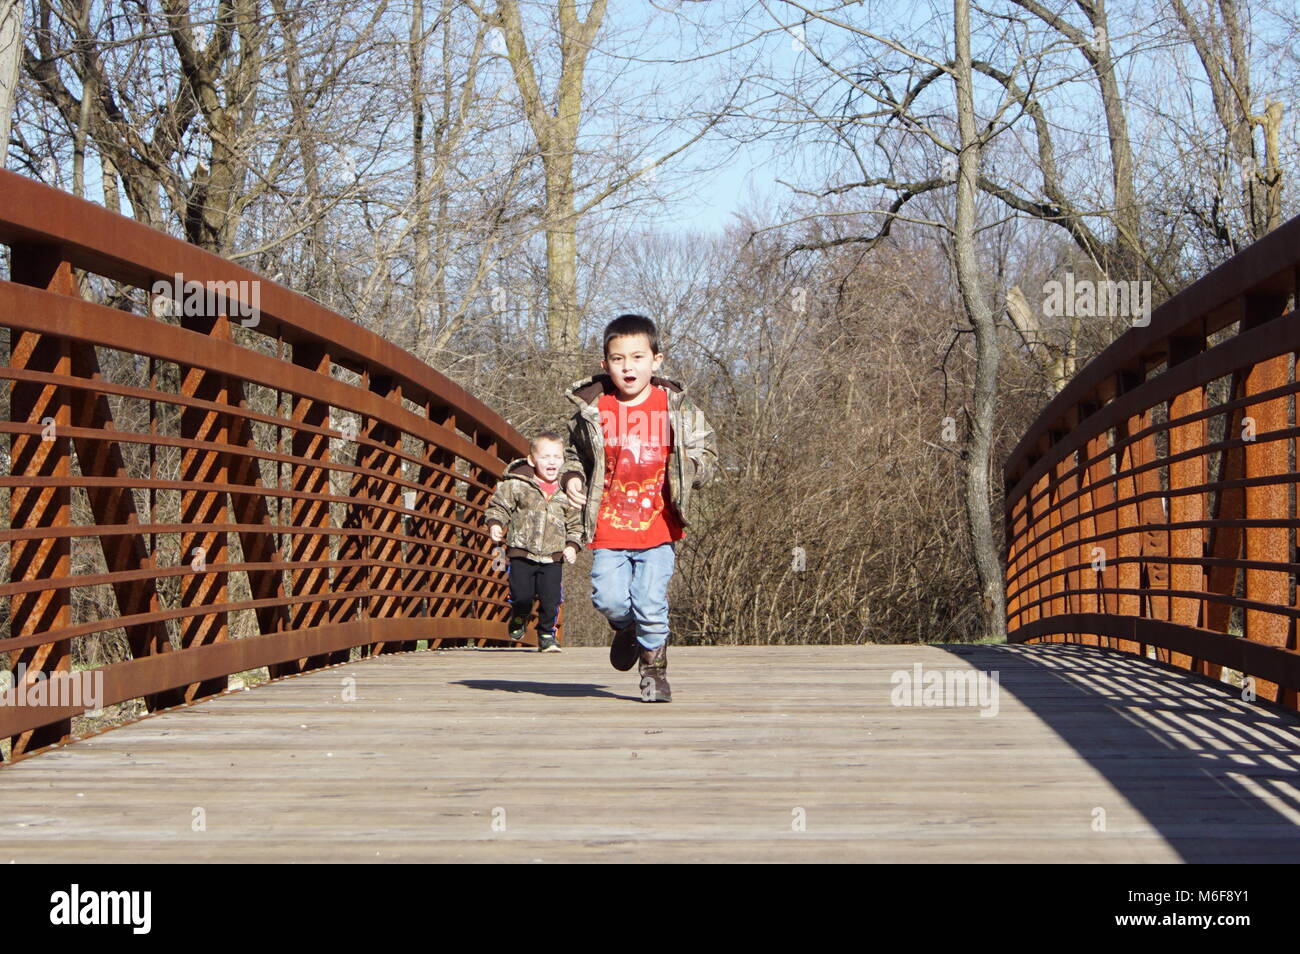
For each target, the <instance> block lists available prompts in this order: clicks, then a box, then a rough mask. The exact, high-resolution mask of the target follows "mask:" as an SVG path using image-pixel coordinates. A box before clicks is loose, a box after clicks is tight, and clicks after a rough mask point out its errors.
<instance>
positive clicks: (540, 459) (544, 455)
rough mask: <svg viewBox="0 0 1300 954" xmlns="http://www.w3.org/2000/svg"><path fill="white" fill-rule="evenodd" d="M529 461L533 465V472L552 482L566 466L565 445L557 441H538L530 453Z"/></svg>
mask: <svg viewBox="0 0 1300 954" xmlns="http://www.w3.org/2000/svg"><path fill="white" fill-rule="evenodd" d="M528 463H529V464H531V465H532V467H533V473H535V474H536V475H537V476H538V477H540V478H542V480H544V481H546V482H547V483H551V482H552V481H553V480H555V478H556V477H558V476H559V475H560V468H561V467H562V466H564V445H563V444H558V443H556V442H555V441H538V442H537V446H535V447H534V448H533V449H532V453H530V454H529V455H528Z"/></svg>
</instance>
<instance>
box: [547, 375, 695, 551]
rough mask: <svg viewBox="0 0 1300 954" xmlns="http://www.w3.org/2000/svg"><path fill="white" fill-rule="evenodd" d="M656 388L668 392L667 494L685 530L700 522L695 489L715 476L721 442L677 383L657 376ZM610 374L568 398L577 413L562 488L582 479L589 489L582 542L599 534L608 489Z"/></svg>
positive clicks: (573, 389) (576, 387) (576, 386)
mask: <svg viewBox="0 0 1300 954" xmlns="http://www.w3.org/2000/svg"><path fill="white" fill-rule="evenodd" d="M650 383H651V384H652V385H655V386H658V387H661V388H663V389H664V390H665V391H667V392H668V423H669V426H670V428H671V431H672V434H671V436H672V449H671V451H670V452H669V455H668V467H667V478H668V479H667V483H668V487H667V494H666V495H665V501H666V502H667V503H668V504H669V505H670V506H672V507H673V508H674V510H675V511H676V514H677V518H678V520H680V521H681V524H682V526H683V527H685V526H689V525H690V523H691V520H692V519H694V518H695V516H696V514H695V509H694V507H693V505H692V494H691V491H692V490H694V489H696V488H699V487H701V486H703V485H704V484H705V483H707V482H708V481H709V480H711V479H712V478H713V475H714V473H715V472H716V470H717V462H718V449H717V438H716V435H715V434H714V432H713V428H712V427H711V426H710V425H709V422H708V421H707V420H706V419H705V417H704V412H703V411H701V410H700V408H699V406H698V405H696V403H695V402H694V401H692V400H691V399H690V398H689V397H687V395H686V389H685V388H684V387H682V385H680V384H679V383H677V382H676V381H670V380H668V379H667V378H660V377H655V376H652V377H651V378H650ZM616 390H617V389H616V388H615V386H614V381H613V379H612V378H611V377H610V376H609V375H608V374H597V375H593V376H592V377H590V378H586V379H584V380H582V381H575V382H574V383H573V384H571V385H569V390H568V392H567V395H566V396H567V397H568V399H569V400H570V401H572V402H573V403H574V404H575V405H576V406H577V410H576V411H575V412H574V414H573V417H572V418H571V419H570V420H569V443H568V446H566V447H565V449H564V467H563V468H561V469H562V471H563V473H561V474H560V488H561V490H563V488H564V485H565V483H566V482H567V481H568V480H569V478H570V477H574V476H577V477H581V478H582V480H583V483H584V485H585V489H586V491H587V503H586V506H584V507H583V508H582V537H583V542H584V544H585V543H590V542H591V540H592V538H594V537H595V535H596V518H597V515H598V514H599V513H600V498H601V494H602V493H603V491H604V487H605V435H604V432H603V430H602V429H601V421H600V406H599V405H600V396H601V395H602V394H614V393H616Z"/></svg>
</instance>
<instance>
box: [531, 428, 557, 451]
mask: <svg viewBox="0 0 1300 954" xmlns="http://www.w3.org/2000/svg"><path fill="white" fill-rule="evenodd" d="M538 441H555V443H557V444H559V445H560V447H564V438H563V437H561V436H560V435H559V434H557V433H555V431H538V432H537V433H536V434H535V435H533V439H532V440H531V441H529V442H528V453H530V454H535V453H536V452H537V443H538Z"/></svg>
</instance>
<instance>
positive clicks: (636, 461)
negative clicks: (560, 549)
mask: <svg viewBox="0 0 1300 954" xmlns="http://www.w3.org/2000/svg"><path fill="white" fill-rule="evenodd" d="M597 407H598V408H599V410H600V424H601V432H602V433H603V434H604V436H605V483H604V486H603V488H602V490H601V497H600V513H599V514H598V515H597V517H596V532H595V535H594V536H593V538H592V541H591V549H593V550H600V549H615V548H616V549H622V550H645V549H648V548H649V547H657V546H659V545H660V544H661V543H668V542H670V541H672V540H680V539H681V538H682V537H683V536H685V535H686V531H685V530H684V529H683V528H682V525H681V522H680V521H679V520H678V519H677V516H676V514H675V513H674V512H673V508H672V507H669V506H667V505H666V503H665V501H664V493H665V490H666V485H667V481H666V478H667V472H668V455H669V454H670V453H671V452H672V447H673V433H672V425H671V424H670V423H669V420H668V392H667V391H665V390H664V389H663V388H661V387H658V386H657V385H653V384H652V385H650V395H649V396H648V397H647V398H646V399H645V400H643V401H642V402H641V403H640V404H635V405H631V406H629V405H627V404H624V403H623V402H622V401H620V400H619V399H618V398H616V397H615V396H614V395H612V394H602V395H601V397H600V401H599V403H598V405H597Z"/></svg>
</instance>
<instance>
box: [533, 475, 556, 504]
mask: <svg viewBox="0 0 1300 954" xmlns="http://www.w3.org/2000/svg"><path fill="white" fill-rule="evenodd" d="M537 483H538V484H540V485H541V488H542V493H544V494H545V495H546V499H547V500H550V499H551V498H552V497H554V496H555V492H556V491H557V490H559V489H560V482H559V481H558V480H542V478H540V477H538V478H537Z"/></svg>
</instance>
